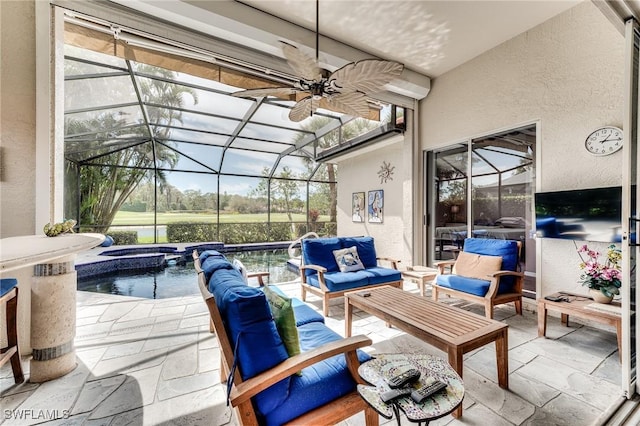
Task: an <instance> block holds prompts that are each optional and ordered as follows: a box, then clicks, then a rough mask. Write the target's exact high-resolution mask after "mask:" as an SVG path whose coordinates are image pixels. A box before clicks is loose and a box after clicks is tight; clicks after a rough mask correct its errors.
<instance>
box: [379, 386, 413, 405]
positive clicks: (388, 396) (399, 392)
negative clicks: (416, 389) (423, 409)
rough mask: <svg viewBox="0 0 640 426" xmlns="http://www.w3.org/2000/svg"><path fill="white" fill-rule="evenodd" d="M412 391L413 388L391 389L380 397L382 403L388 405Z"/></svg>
mask: <svg viewBox="0 0 640 426" xmlns="http://www.w3.org/2000/svg"><path fill="white" fill-rule="evenodd" d="M412 391H413V388H399V389H391V390H388V391H386V392H383V393H382V395H380V399H382V402H384V403H385V404H388V403H390V402H391V401H393V400H394V399H396V398H399V397H401V396H405V395H409V394H410V393H411V392H412Z"/></svg>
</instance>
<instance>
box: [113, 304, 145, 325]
mask: <svg viewBox="0 0 640 426" xmlns="http://www.w3.org/2000/svg"><path fill="white" fill-rule="evenodd" d="M152 309H153V305H147V304H145V303H140V304H138V305H136V306H135V307H134V308H133V309H132V310H130V311H129V312H128V313H127V314H126V315H123V316H122V317H121V318H119V319H118V322H129V321H134V320H139V319H142V318H147V317H148V316H149V313H151V310H152Z"/></svg>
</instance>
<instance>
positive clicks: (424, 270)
mask: <svg viewBox="0 0 640 426" xmlns="http://www.w3.org/2000/svg"><path fill="white" fill-rule="evenodd" d="M400 272H401V273H402V278H404V279H405V280H411V281H415V282H416V283H417V284H418V288H419V289H420V296H423V297H424V289H425V287H426V285H427V283H430V282H431V281H433V280H434V279H435V278H436V275H438V270H437V269H436V268H428V267H426V266H407V269H406V270H404V271H400Z"/></svg>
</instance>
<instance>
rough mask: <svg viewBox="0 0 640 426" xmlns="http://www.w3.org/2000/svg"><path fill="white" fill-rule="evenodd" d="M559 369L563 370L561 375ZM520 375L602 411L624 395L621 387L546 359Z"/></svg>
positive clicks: (520, 371)
mask: <svg viewBox="0 0 640 426" xmlns="http://www.w3.org/2000/svg"><path fill="white" fill-rule="evenodd" d="M559 368H560V369H561V370H562V373H561V374H559ZM518 373H520V374H521V375H523V376H525V377H527V378H529V379H532V380H537V381H539V382H542V383H545V384H546V385H548V386H551V387H554V388H556V389H558V390H560V391H562V392H563V393H566V394H568V395H570V396H573V397H574V398H577V399H579V400H581V401H584V402H586V403H588V404H590V405H592V406H593V407H596V408H598V409H600V410H606V409H607V408H608V407H609V406H610V405H611V404H613V402H614V401H615V400H616V399H618V398H619V397H620V395H621V394H622V390H621V388H620V386H616V385H614V384H612V383H609V382H608V381H606V380H602V379H599V378H597V377H593V376H590V375H588V374H586V373H583V372H581V371H579V370H576V369H574V368H571V367H569V366H563V367H559V366H558V363H557V362H556V361H555V360H552V359H548V358H544V357H537V358H536V359H534V360H533V361H531V362H530V363H529V364H527V365H525V366H524V367H522V368H521V369H520V370H518Z"/></svg>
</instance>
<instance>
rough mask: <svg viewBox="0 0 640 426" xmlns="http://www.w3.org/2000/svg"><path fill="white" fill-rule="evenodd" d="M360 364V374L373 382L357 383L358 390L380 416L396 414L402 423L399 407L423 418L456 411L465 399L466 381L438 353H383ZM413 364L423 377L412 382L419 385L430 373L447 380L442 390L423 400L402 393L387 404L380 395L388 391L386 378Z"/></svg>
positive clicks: (415, 417)
mask: <svg viewBox="0 0 640 426" xmlns="http://www.w3.org/2000/svg"><path fill="white" fill-rule="evenodd" d="M374 356H375V358H374V359H372V360H370V361H367V362H365V363H364V364H361V365H360V367H359V368H358V374H360V377H362V378H363V379H364V380H365V381H367V382H368V383H370V384H371V385H372V386H367V385H358V393H359V394H360V396H362V398H364V400H365V401H366V402H367V403H368V404H369V405H370V406H371V407H372V408H373V409H375V410H376V411H377V412H378V413H380V415H381V416H383V417H385V418H387V419H391V418H393V416H394V414H395V416H396V420H397V422H398V425H400V417H399V414H400V410H402V411H403V412H404V413H405V415H406V416H407V419H409V421H411V422H418V423H422V422H424V423H425V425H427V424H429V422H430V421H431V420H435V419H438V418H440V417H443V416H446V415H447V414H450V413H451V412H453V411H454V410H455V409H456V408H458V407H459V406H460V404H461V403H462V399H463V398H464V385H463V383H462V379H461V378H460V376H459V375H458V373H456V372H455V370H454V369H453V368H451V366H450V365H449V363H448V362H447V361H446V360H444V359H442V358H438V357H436V356H432V355H424V354H380V355H374ZM410 368H416V369H418V370H419V371H420V373H422V374H421V376H420V379H419V380H418V381H417V382H415V383H413V384H412V387H413V388H415V389H419V388H421V387H422V386H424V384H425V383H426V381H427V379H428V378H429V377H433V378H435V379H437V380H440V381H441V382H444V383H446V384H447V388H446V389H445V390H443V391H440V392H437V393H436V394H434V395H432V396H430V397H428V398H427V399H425V400H424V401H423V402H421V403H420V404H418V403H416V402H414V401H413V399H411V396H410V395H407V396H403V397H400V398H398V399H396V400H395V401H394V402H393V403H391V404H385V403H384V402H382V399H380V395H381V394H382V393H383V392H386V391H388V390H389V389H390V388H389V385H388V384H387V378H389V377H391V376H394V375H396V374H399V373H402V372H404V371H406V370H409V369H410Z"/></svg>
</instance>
